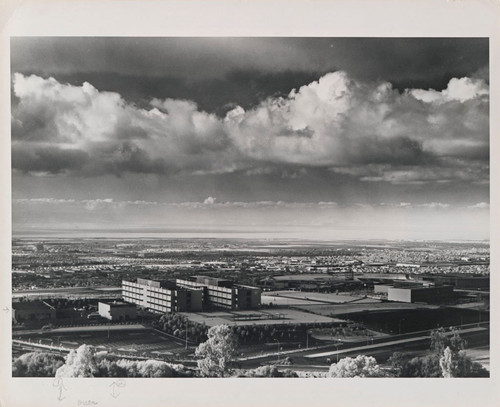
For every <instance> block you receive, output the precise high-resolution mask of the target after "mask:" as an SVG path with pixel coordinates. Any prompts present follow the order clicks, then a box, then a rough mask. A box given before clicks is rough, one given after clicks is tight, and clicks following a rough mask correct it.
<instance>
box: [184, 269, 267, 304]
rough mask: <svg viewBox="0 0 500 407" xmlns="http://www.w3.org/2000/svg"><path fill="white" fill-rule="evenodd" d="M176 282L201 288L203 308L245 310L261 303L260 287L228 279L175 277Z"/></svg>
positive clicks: (187, 286) (189, 286)
mask: <svg viewBox="0 0 500 407" xmlns="http://www.w3.org/2000/svg"><path fill="white" fill-rule="evenodd" d="M176 284H177V286H179V287H186V288H197V289H202V290H203V303H204V307H205V308H226V309H232V310H246V309H254V308H259V307H260V303H261V289H260V288H257V287H251V286H245V285H240V284H235V283H233V282H232V281H230V280H224V279H220V278H215V277H207V276H195V277H188V278H186V279H177V280H176Z"/></svg>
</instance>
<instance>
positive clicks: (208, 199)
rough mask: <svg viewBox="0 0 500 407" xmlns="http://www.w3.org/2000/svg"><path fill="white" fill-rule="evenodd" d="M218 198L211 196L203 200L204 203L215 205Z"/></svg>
mask: <svg viewBox="0 0 500 407" xmlns="http://www.w3.org/2000/svg"><path fill="white" fill-rule="evenodd" d="M216 200H217V199H216V198H212V197H211V196H209V197H208V198H207V199H205V200H204V201H203V204H205V205H213V204H214V203H215V201H216Z"/></svg>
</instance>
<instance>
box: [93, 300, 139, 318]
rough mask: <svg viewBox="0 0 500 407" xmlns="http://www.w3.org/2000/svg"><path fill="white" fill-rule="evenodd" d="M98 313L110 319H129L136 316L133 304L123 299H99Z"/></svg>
mask: <svg viewBox="0 0 500 407" xmlns="http://www.w3.org/2000/svg"><path fill="white" fill-rule="evenodd" d="M98 312H99V315H100V316H101V317H103V318H106V319H109V320H110V321H130V320H133V319H136V318H137V308H136V306H135V305H134V304H130V303H128V302H123V301H109V302H104V301H99V304H98Z"/></svg>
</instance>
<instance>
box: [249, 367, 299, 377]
mask: <svg viewBox="0 0 500 407" xmlns="http://www.w3.org/2000/svg"><path fill="white" fill-rule="evenodd" d="M241 377H298V376H297V373H295V372H294V371H292V370H290V369H286V370H284V371H282V372H280V371H279V370H278V368H277V367H276V366H274V365H266V366H259V367H257V368H255V369H251V370H247V371H246V372H245V373H244V374H241Z"/></svg>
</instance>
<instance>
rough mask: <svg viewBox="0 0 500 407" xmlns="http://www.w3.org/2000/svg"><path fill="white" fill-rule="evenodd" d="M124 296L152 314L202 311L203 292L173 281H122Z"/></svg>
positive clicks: (127, 300) (126, 299)
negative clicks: (181, 285)
mask: <svg viewBox="0 0 500 407" xmlns="http://www.w3.org/2000/svg"><path fill="white" fill-rule="evenodd" d="M122 296H123V300H124V301H126V302H130V303H132V304H136V305H138V306H139V307H141V308H144V309H146V310H148V311H151V312H156V313H170V312H177V311H184V312H196V311H201V310H202V301H203V290H202V289H199V288H196V287H193V288H191V287H180V286H177V285H176V284H175V283H174V282H171V281H154V280H146V279H143V278H138V279H137V280H136V281H126V280H123V281H122Z"/></svg>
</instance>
